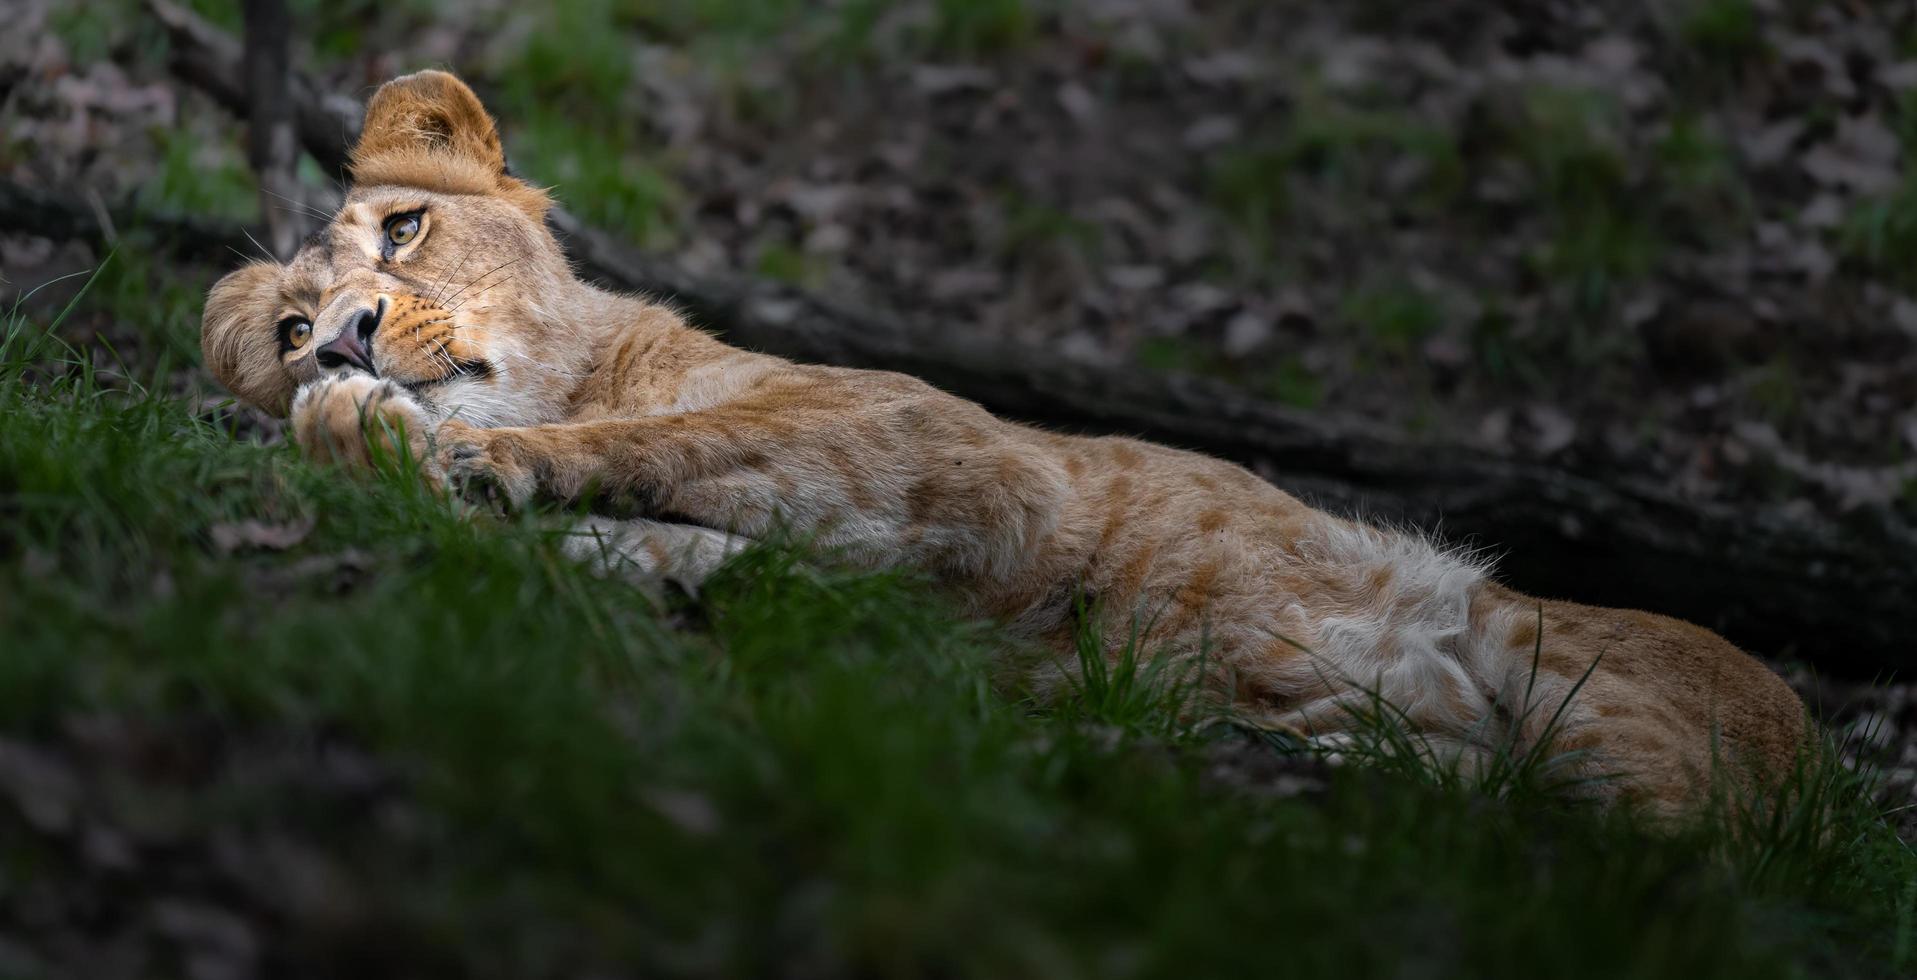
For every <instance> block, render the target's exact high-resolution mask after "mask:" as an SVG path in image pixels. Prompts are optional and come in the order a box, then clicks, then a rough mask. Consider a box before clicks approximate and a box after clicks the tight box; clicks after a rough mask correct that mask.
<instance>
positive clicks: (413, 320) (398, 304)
mask: <svg viewBox="0 0 1917 980" xmlns="http://www.w3.org/2000/svg"><path fill="white" fill-rule="evenodd" d="M471 333H472V331H470V330H469V329H462V328H461V327H460V326H459V325H458V324H457V323H456V322H455V321H454V318H453V313H452V311H450V310H448V309H445V308H444V307H441V306H439V305H438V304H436V303H433V302H432V301H430V300H427V299H425V298H423V297H419V296H404V295H401V296H392V295H381V296H380V297H379V298H378V301H377V303H376V305H374V306H372V307H369V308H365V309H362V310H360V311H358V312H357V313H356V314H355V315H354V316H353V319H352V320H351V321H349V323H348V324H347V325H346V327H345V328H344V329H342V330H340V331H339V334H338V336H336V337H334V338H333V339H332V340H330V341H327V342H326V344H325V345H324V346H322V347H320V348H319V350H317V351H316V352H315V356H316V357H317V359H318V361H319V365H320V367H321V368H323V369H326V370H341V369H344V370H360V371H365V372H366V373H368V374H371V375H373V376H374V377H379V378H387V379H390V380H392V381H396V382H398V383H399V384H401V385H405V386H408V387H413V388H417V387H420V386H423V385H429V384H436V383H439V382H444V381H451V380H453V379H454V378H462V377H485V376H488V375H490V374H491V373H492V367H491V365H490V364H488V363H487V361H486V359H485V357H484V356H483V355H482V354H481V352H480V350H479V346H478V344H477V343H475V342H474V340H473V338H472V336H471Z"/></svg>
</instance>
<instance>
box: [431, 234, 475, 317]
mask: <svg viewBox="0 0 1917 980" xmlns="http://www.w3.org/2000/svg"><path fill="white" fill-rule="evenodd" d="M472 257H473V250H472V246H470V245H469V246H467V247H466V251H465V252H464V253H462V254H461V255H460V257H459V264H458V265H456V266H453V268H452V271H450V272H448V273H446V275H445V277H444V278H442V279H440V281H439V282H438V283H436V284H434V286H433V298H432V304H433V305H434V306H438V305H440V302H441V298H440V294H441V293H443V292H445V291H446V290H447V289H450V288H452V285H453V280H454V279H455V278H457V277H458V276H459V270H461V269H464V268H466V260H467V259H470V258H472Z"/></svg>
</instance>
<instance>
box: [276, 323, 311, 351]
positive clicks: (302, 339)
mask: <svg viewBox="0 0 1917 980" xmlns="http://www.w3.org/2000/svg"><path fill="white" fill-rule="evenodd" d="M280 336H281V337H282V338H284V339H285V343H286V346H287V347H288V348H289V349H291V350H299V349H300V348H302V347H305V346H306V342H307V341H309V340H312V339H313V324H312V323H311V322H309V321H308V320H307V319H306V318H305V317H298V316H289V317H287V318H286V319H284V320H281V321H280Z"/></svg>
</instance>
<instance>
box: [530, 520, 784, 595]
mask: <svg viewBox="0 0 1917 980" xmlns="http://www.w3.org/2000/svg"><path fill="white" fill-rule="evenodd" d="M751 543H752V541H751V539H749V538H743V537H740V536H739V535H736V534H727V533H725V532H723V531H715V530H713V529H712V528H709V527H699V526H697V525H692V524H668V523H665V522H662V521H649V520H614V519H612V518H606V517H588V518H586V519H585V520H583V521H581V522H579V523H578V524H576V525H574V526H573V527H572V529H571V530H570V531H569V532H568V533H567V535H566V539H565V543H564V545H563V549H564V552H565V554H566V557H568V558H571V559H573V560H574V561H580V562H584V563H586V565H588V566H590V567H591V568H593V569H594V570H595V571H598V572H601V573H604V574H610V575H617V576H619V577H620V578H623V579H626V580H627V581H629V582H632V583H633V584H635V585H639V586H641V587H643V588H647V589H656V588H657V587H658V586H659V585H660V584H662V583H665V582H671V583H673V584H674V585H677V586H679V587H681V588H683V589H685V590H686V591H688V592H696V591H698V588H699V586H700V584H701V583H703V582H704V581H705V580H706V579H707V578H709V577H711V575H712V573H714V572H716V571H718V570H719V566H721V565H723V564H725V563H726V560H727V559H728V558H731V557H732V556H733V555H736V554H738V553H739V552H740V551H741V550H743V549H744V548H745V547H746V546H747V545H749V544H751Z"/></svg>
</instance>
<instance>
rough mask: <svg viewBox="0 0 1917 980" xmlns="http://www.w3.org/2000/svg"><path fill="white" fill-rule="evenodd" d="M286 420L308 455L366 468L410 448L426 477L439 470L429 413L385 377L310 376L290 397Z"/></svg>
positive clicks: (317, 458) (433, 474) (358, 468)
mask: <svg viewBox="0 0 1917 980" xmlns="http://www.w3.org/2000/svg"><path fill="white" fill-rule="evenodd" d="M291 419H292V423H293V442H294V443H295V444H297V445H298V446H299V447H300V451H301V452H302V453H303V454H304V455H305V456H306V457H307V458H308V459H312V460H316V461H319V462H323V463H334V464H337V465H339V466H342V467H345V468H346V469H349V470H362V471H370V470H372V469H373V468H374V466H375V463H376V461H377V460H379V459H386V460H398V459H400V458H401V456H402V455H403V454H404V453H410V454H411V455H412V458H413V459H415V460H418V461H419V462H420V464H421V465H422V467H424V468H425V469H426V470H427V472H428V475H429V476H431V477H433V478H434V479H438V478H439V477H440V475H441V473H440V470H439V467H438V464H437V462H436V461H435V460H434V458H433V455H432V453H431V439H432V433H433V429H434V422H433V419H432V417H431V416H430V415H428V414H427V413H426V410H425V409H424V408H421V407H420V405H419V403H418V402H416V401H414V400H413V397H412V396H411V395H409V394H407V393H406V391H405V389H403V388H401V387H399V386H398V385H396V384H394V383H392V382H390V381H381V380H379V379H378V378H374V377H371V376H369V375H364V374H350V375H346V376H345V377H329V378H324V379H321V380H319V381H315V382H313V383H312V384H309V385H307V386H306V387H304V388H301V389H300V391H299V394H298V395H296V396H295V397H294V399H293V410H292V412H291Z"/></svg>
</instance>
